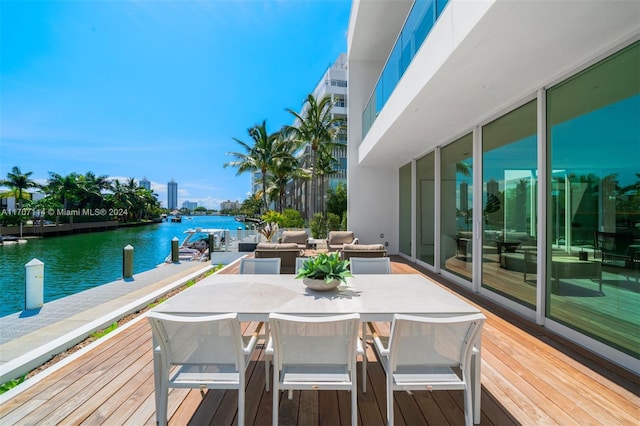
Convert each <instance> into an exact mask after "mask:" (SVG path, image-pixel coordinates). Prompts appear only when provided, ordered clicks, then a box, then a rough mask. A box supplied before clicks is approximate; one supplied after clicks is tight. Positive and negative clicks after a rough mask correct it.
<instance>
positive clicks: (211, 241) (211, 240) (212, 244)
mask: <svg viewBox="0 0 640 426" xmlns="http://www.w3.org/2000/svg"><path fill="white" fill-rule="evenodd" d="M215 249H216V234H209V259H211V256H212V255H213V251H214V250H215Z"/></svg>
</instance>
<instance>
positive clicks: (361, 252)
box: [341, 244, 387, 260]
mask: <svg viewBox="0 0 640 426" xmlns="http://www.w3.org/2000/svg"><path fill="white" fill-rule="evenodd" d="M341 256H342V258H343V259H345V260H346V259H349V258H350V257H386V256H387V251H386V250H385V248H384V246H383V245H382V244H344V245H343V246H342V250H341Z"/></svg>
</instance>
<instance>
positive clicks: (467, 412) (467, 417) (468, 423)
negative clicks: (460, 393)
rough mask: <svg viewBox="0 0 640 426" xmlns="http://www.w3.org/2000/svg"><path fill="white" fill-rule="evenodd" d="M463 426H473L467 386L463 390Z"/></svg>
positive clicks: (471, 406) (469, 394)
mask: <svg viewBox="0 0 640 426" xmlns="http://www.w3.org/2000/svg"><path fill="white" fill-rule="evenodd" d="M464 424H465V426H473V403H472V401H471V389H470V387H469V384H468V383H467V386H466V387H465V389H464Z"/></svg>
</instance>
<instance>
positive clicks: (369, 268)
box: [349, 257, 391, 274]
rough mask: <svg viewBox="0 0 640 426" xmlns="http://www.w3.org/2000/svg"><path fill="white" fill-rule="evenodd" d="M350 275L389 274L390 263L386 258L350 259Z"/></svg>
mask: <svg viewBox="0 0 640 426" xmlns="http://www.w3.org/2000/svg"><path fill="white" fill-rule="evenodd" d="M349 261H350V262H351V265H350V268H351V273H352V274H390V273H391V261H390V259H389V258H388V257H351V258H349Z"/></svg>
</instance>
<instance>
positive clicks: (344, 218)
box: [340, 212, 349, 231]
mask: <svg viewBox="0 0 640 426" xmlns="http://www.w3.org/2000/svg"><path fill="white" fill-rule="evenodd" d="M347 229H349V228H347V212H344V214H343V215H342V221H341V222H340V230H341V231H346V230H347Z"/></svg>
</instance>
